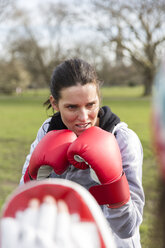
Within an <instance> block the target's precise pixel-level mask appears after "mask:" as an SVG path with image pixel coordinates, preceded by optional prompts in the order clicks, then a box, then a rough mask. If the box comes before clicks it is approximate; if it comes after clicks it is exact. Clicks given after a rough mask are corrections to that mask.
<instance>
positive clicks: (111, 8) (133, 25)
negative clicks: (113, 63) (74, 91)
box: [92, 0, 165, 95]
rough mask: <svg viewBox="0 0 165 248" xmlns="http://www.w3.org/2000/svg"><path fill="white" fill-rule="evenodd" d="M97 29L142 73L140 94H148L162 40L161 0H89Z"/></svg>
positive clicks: (163, 6) (163, 4)
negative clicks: (142, 88) (142, 92)
mask: <svg viewBox="0 0 165 248" xmlns="http://www.w3.org/2000/svg"><path fill="white" fill-rule="evenodd" d="M92 6H93V7H94V11H95V13H97V19H98V20H99V21H97V30H99V31H100V32H102V33H103V35H104V36H105V37H106V39H107V41H108V43H109V46H111V45H112V43H115V44H116V46H119V48H120V56H121V55H123V58H126V57H127V58H129V60H130V62H132V63H133V64H134V65H135V66H136V67H137V69H138V70H139V72H140V73H141V74H142V76H143V82H142V83H143V85H144V95H149V94H151V91H152V83H153V77H154V73H155V68H156V64H157V61H158V59H160V56H161V55H162V54H161V52H160V51H161V49H162V46H163V44H164V42H165V2H164V1H163V0H157V1H155V0H132V1H124V0H119V1H115V0H104V1H102V0H93V1H92Z"/></svg>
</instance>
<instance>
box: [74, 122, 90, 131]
mask: <svg viewBox="0 0 165 248" xmlns="http://www.w3.org/2000/svg"><path fill="white" fill-rule="evenodd" d="M76 127H77V128H79V129H82V130H83V129H86V128H88V127H89V123H84V124H76Z"/></svg>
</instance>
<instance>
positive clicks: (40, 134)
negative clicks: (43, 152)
mask: <svg viewBox="0 0 165 248" xmlns="http://www.w3.org/2000/svg"><path fill="white" fill-rule="evenodd" d="M49 121H50V118H49V119H47V120H46V121H45V122H44V123H43V124H42V126H41V127H40V129H39V130H38V133H37V136H36V139H35V140H34V142H33V143H32V144H31V147H30V152H29V154H28V155H27V157H26V160H25V163H24V165H23V169H22V177H21V180H20V184H23V183H24V180H23V177H24V174H25V171H26V169H27V167H28V165H29V161H30V158H31V155H32V153H33V151H34V149H35V147H36V146H37V144H38V143H39V142H40V140H41V139H42V138H43V137H44V136H45V134H46V133H47V130H48V127H49ZM40 173H41V172H40Z"/></svg>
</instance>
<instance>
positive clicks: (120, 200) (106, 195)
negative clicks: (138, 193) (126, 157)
mask: <svg viewBox="0 0 165 248" xmlns="http://www.w3.org/2000/svg"><path fill="white" fill-rule="evenodd" d="M89 191H90V193H91V194H92V195H93V197H94V198H95V199H96V201H97V202H98V204H99V205H104V204H107V205H108V207H110V208H118V207H121V206H123V205H124V204H126V203H127V202H128V201H129V198H130V191H129V185H128V181H127V178H126V176H125V173H124V172H123V174H122V176H121V178H120V179H119V180H117V181H115V182H111V183H106V184H101V185H96V186H92V187H91V188H90V189H89Z"/></svg>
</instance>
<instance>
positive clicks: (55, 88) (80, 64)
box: [44, 58, 100, 108]
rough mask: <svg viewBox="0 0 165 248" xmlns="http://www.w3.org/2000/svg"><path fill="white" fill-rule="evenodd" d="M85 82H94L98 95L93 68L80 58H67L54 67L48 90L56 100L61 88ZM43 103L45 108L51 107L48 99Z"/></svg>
mask: <svg viewBox="0 0 165 248" xmlns="http://www.w3.org/2000/svg"><path fill="white" fill-rule="evenodd" d="M87 83H94V84H96V87H97V93H98V95H99V97H100V92H99V86H100V81H99V80H98V78H97V74H96V71H95V69H94V68H93V67H92V66H91V65H90V64H88V63H87V62H85V61H84V60H82V59H78V58H75V59H69V60H65V61H64V62H63V63H61V64H59V65H58V66H57V67H56V68H55V69H54V71H53V74H52V77H51V82H50V91H51V94H52V96H53V97H54V99H55V100H56V102H58V101H59V99H60V97H61V95H60V93H61V90H62V89H63V88H67V87H70V86H75V85H77V84H81V85H85V84H87ZM44 105H48V107H47V108H50V107H51V104H50V101H49V100H47V101H46V102H45V103H44Z"/></svg>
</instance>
